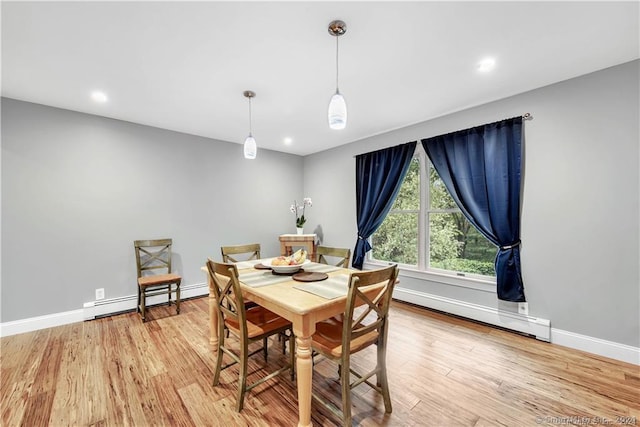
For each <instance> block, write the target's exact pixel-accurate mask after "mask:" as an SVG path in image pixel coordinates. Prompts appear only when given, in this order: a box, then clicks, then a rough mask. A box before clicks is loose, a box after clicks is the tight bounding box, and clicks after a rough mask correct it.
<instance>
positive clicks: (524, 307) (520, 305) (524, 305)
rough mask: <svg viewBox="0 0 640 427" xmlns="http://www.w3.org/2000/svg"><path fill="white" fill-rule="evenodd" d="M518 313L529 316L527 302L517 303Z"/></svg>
mask: <svg viewBox="0 0 640 427" xmlns="http://www.w3.org/2000/svg"><path fill="white" fill-rule="evenodd" d="M518 313H520V314H524V315H525V316H527V315H529V303H528V302H519V303H518Z"/></svg>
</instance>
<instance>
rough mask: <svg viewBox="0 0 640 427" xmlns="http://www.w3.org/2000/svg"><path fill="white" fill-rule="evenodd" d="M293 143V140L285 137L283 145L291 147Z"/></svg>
mask: <svg viewBox="0 0 640 427" xmlns="http://www.w3.org/2000/svg"><path fill="white" fill-rule="evenodd" d="M292 143H293V139H291V138H289V137H286V138H285V139H284V145H291V144H292Z"/></svg>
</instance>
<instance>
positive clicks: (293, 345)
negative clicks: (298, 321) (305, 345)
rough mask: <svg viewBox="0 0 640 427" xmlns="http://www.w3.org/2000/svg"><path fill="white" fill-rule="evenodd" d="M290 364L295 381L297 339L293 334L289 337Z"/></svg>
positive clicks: (292, 377)
mask: <svg viewBox="0 0 640 427" xmlns="http://www.w3.org/2000/svg"><path fill="white" fill-rule="evenodd" d="M282 341H284V340H282ZM289 363H290V364H291V381H293V380H294V379H295V376H296V337H295V335H293V332H291V335H289Z"/></svg>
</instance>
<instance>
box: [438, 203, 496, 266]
mask: <svg viewBox="0 0 640 427" xmlns="http://www.w3.org/2000/svg"><path fill="white" fill-rule="evenodd" d="M495 256H496V247H495V246H493V245H492V244H491V242H489V241H488V240H487V239H486V238H485V237H484V236H482V235H481V234H480V233H479V232H478V231H477V230H476V229H475V227H474V226H473V225H471V223H469V221H467V219H466V218H465V217H464V215H462V213H460V212H452V213H431V214H429V265H430V266H431V267H432V268H441V269H443V270H450V271H458V272H463V273H473V274H481V275H484V276H495V270H494V266H493V263H494V259H495Z"/></svg>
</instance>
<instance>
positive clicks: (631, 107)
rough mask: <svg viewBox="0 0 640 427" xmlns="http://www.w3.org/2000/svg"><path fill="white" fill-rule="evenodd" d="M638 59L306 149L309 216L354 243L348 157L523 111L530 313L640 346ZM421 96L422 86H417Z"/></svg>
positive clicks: (477, 296) (485, 297)
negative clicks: (348, 141) (314, 149)
mask: <svg viewBox="0 0 640 427" xmlns="http://www.w3.org/2000/svg"><path fill="white" fill-rule="evenodd" d="M638 64H639V62H638V61H634V62H630V63H627V64H623V65H620V66H617V67H613V68H609V69H606V70H603V71H600V72H597V73H593V74H589V75H585V76H582V77H579V78H575V79H572V80H567V81H565V82H561V83H558V84H554V85H551V86H547V87H544V88H540V89H537V90H534V91H531V92H527V93H524V94H520V95H516V96H513V97H510V98H507V99H503V100H500V101H496V102H493V103H490V104H485V105H482V106H479V107H476V108H471V109H468V110H465V111H462V112H458V113H454V114H450V115H447V116H444V117H439V118H436V119H433V120H429V121H426V122H423V123H420V124H417V125H414V126H410V127H406V128H403V129H399V130H396V131H393V132H389V133H385V134H382V135H378V136H374V137H371V138H367V139H364V140H361V141H358V142H355V143H352V144H350V145H347V146H343V147H338V148H336V149H332V150H328V151H325V152H322V153H318V154H315V155H312V156H308V157H305V161H304V181H305V194H309V195H311V196H313V199H314V207H313V208H314V215H313V216H312V217H311V218H310V221H309V225H310V226H312V227H316V228H317V229H318V230H322V231H323V233H324V237H325V243H326V244H328V245H335V246H346V247H351V248H353V247H354V246H355V239H356V224H355V202H354V200H355V159H354V158H353V156H354V155H356V154H360V153H365V152H368V151H373V150H376V149H380V148H384V147H390V146H393V145H397V144H402V143H405V142H408V141H412V140H419V139H421V138H427V137H431V136H435V135H440V134H443V133H448V132H452V131H455V130H459V129H465V128H469V127H472V126H477V125H481V124H484V123H489V122H494V121H497V120H501V119H503V118H508V117H513V116H517V115H520V114H523V113H526V112H530V113H531V114H532V115H533V120H530V121H527V122H525V125H524V127H525V170H524V194H523V207H522V242H523V245H522V269H523V276H524V283H525V292H526V296H527V299H528V301H529V313H530V315H532V316H537V317H541V318H545V319H550V320H551V326H552V327H553V328H556V329H561V330H565V331H571V332H574V333H578V334H583V335H587V336H591V337H595V338H600V339H604V340H608V341H613V342H617V343H621V344H626V345H630V346H634V347H638V346H640V318H639V313H640V291H639V288H640V274H639V264H640V253H639V218H640V213H639V210H638V196H639V192H640V188H639V175H638V170H639V155H640V153H639V132H638V128H639V115H640V111H639V107H638V102H639V87H638V77H639V65H638ZM425 97H428V94H425ZM401 279H402V280H401V283H400V287H405V288H409V289H414V290H420V291H423V292H426V293H430V294H435V295H439V296H444V297H450V298H455V299H458V300H462V301H467V302H471V303H476V304H480V305H484V306H489V307H500V306H501V303H499V302H498V300H497V298H496V297H495V293H494V292H485V291H482V290H476V289H469V288H463V287H458V286H451V285H447V284H443V283H441V282H438V281H437V280H420V279H414V278H409V277H402V278H401Z"/></svg>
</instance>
